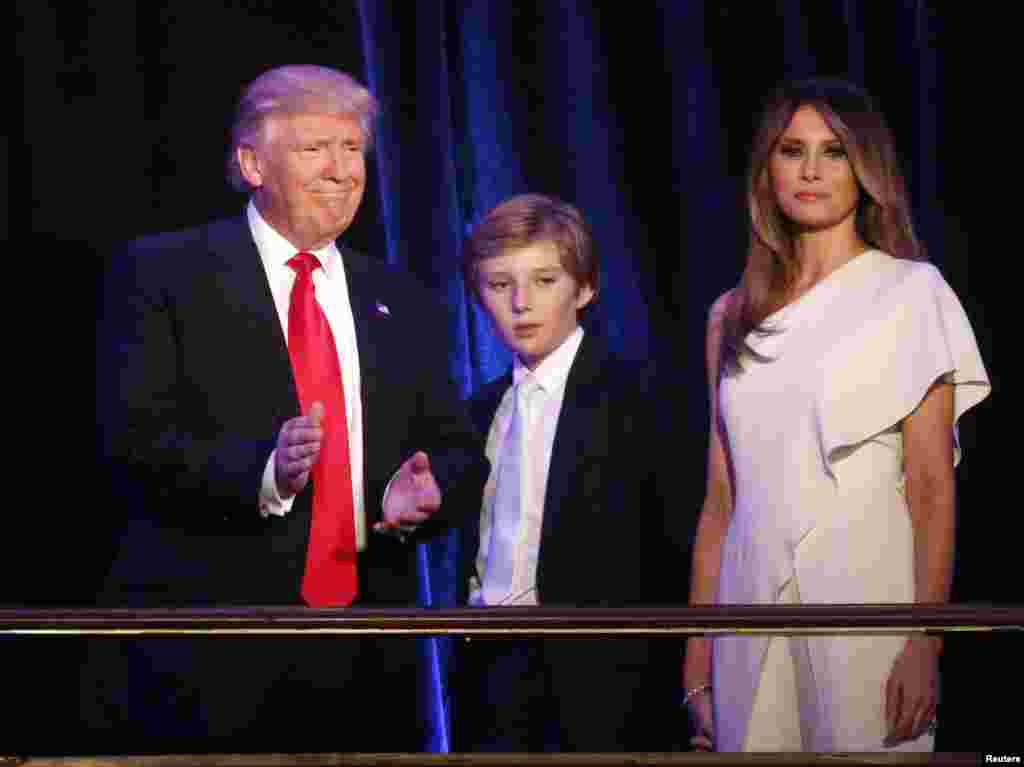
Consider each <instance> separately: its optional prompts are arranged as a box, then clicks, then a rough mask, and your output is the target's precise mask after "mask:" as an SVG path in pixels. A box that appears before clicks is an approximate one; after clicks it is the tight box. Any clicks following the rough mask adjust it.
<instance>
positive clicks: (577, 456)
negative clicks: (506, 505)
mask: <svg viewBox="0 0 1024 767" xmlns="http://www.w3.org/2000/svg"><path fill="white" fill-rule="evenodd" d="M605 356H606V352H605V351H604V349H603V346H602V345H601V342H600V341H599V340H597V339H595V338H592V337H591V336H590V335H585V336H584V337H583V343H582V344H581V345H580V350H579V352H578V353H577V354H576V359H575V360H574V361H573V364H572V367H571V368H570V369H569V377H568V379H567V380H566V383H565V396H564V398H563V400H562V410H561V412H560V413H559V415H558V426H557V428H556V429H555V441H554V444H553V445H552V448H551V464H550V467H549V469H548V483H547V488H546V490H545V493H544V521H543V524H542V528H541V539H540V540H541V544H540V555H539V561H538V573H537V576H538V586H539V581H540V570H541V567H542V565H543V561H544V541H545V539H548V538H550V536H551V534H552V531H553V530H554V528H555V525H556V524H561V523H564V522H565V521H566V518H570V519H571V517H572V515H573V514H574V512H576V511H577V509H576V508H575V504H574V503H572V502H570V503H566V501H567V500H569V499H575V498H578V496H579V492H578V491H577V489H576V488H575V487H574V486H573V482H574V479H575V478H576V477H577V475H578V472H577V471H576V469H577V467H580V466H582V465H584V463H585V462H586V461H588V460H589V459H590V457H591V456H595V455H606V454H607V452H608V444H607V433H606V430H605V429H604V428H602V425H603V424H604V422H605V421H606V419H605V418H604V416H605V415H606V410H607V408H606V407H605V405H604V404H603V402H602V397H603V394H604V386H603V384H602V382H601V367H602V362H603V360H604V358H605ZM579 511H583V512H585V511H586V510H585V509H581V510H579Z"/></svg>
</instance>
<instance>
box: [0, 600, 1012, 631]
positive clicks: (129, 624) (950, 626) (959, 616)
mask: <svg viewBox="0 0 1024 767" xmlns="http://www.w3.org/2000/svg"><path fill="white" fill-rule="evenodd" d="M1022 630H1024V605H970V604H957V605H948V604H873V605H848V604H844V605H715V606H697V607H650V608H633V607H629V608H590V607H579V608H573V607H500V608H485V609H480V608H455V609H443V610H436V609H411V608H374V609H369V608H336V609H313V608H306V607H295V606H289V607H265V606H259V607H199V608H194V607H173V608H171V607H161V608H144V609H143V608H128V607H121V608H81V607H72V608H53V607H45V608H38V607H35V608H26V607H0V636H2V635H14V636H125V635H137V636H151V635H274V634H289V635H294V636H301V635H315V634H339V635H395V636H401V635H419V636H445V635H456V636H467V637H479V638H488V637H491V638H495V637H508V636H513V635H514V636H523V637H538V636H548V637H570V636H576V637H580V636H593V637H613V636H635V637H671V636H688V635H700V634H770V635H782V634H790V635H795V634H862V635H864V634H870V635H877V634H905V633H908V632H911V631H929V632H992V631H1022Z"/></svg>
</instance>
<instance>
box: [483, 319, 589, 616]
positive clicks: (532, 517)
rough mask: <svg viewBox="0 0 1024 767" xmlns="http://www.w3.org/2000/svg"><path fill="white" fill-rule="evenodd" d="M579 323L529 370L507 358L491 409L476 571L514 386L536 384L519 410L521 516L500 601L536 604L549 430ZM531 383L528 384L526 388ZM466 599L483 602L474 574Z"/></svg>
mask: <svg viewBox="0 0 1024 767" xmlns="http://www.w3.org/2000/svg"><path fill="white" fill-rule="evenodd" d="M582 341H583V328H581V327H577V328H576V330H574V331H573V332H572V333H571V334H570V335H569V337H568V338H566V339H565V341H563V342H562V345H561V346H559V347H558V348H557V349H555V350H554V351H553V352H551V354H550V355H548V357H547V358H546V359H545V360H544V361H543V362H541V363H540V365H538V366H537V369H536V370H530V369H529V368H528V367H526V365H524V364H523V363H522V362H521V361H520V360H519V358H518V357H516V358H515V361H514V362H513V370H512V384H513V385H512V386H510V387H509V388H508V390H506V392H505V394H504V395H503V396H502V399H501V402H500V403H499V405H498V409H497V410H496V411H495V414H494V420H493V421H492V422H491V429H490V432H489V433H488V435H487V448H486V453H487V458H488V460H489V461H490V462H491V467H492V468H491V475H490V477H489V478H488V480H487V484H486V485H485V486H484V499H483V508H482V509H481V512H480V548H479V551H478V553H477V558H476V571H477V573H480V574H481V576H483V574H484V573H486V568H487V554H488V551H489V547H490V541H491V520H492V517H493V514H494V496H495V492H494V491H495V485H496V479H497V476H498V469H499V467H498V460H497V458H498V456H500V455H501V454H502V445H503V443H504V441H505V436H506V435H507V434H508V431H509V426H510V425H511V416H512V413H513V411H514V397H515V392H516V389H517V386H518V385H519V384H520V382H523V381H524V380H526V381H527V383H528V382H529V381H528V379H532V382H533V383H534V384H536V388H534V390H533V391H532V393H531V394H530V395H529V397H528V398H525V397H524V398H521V400H520V406H521V407H524V412H523V419H524V421H523V439H524V441H525V450H524V453H525V459H524V461H523V464H522V473H521V477H520V488H521V490H520V492H521V496H522V498H523V515H522V518H521V519H520V522H519V535H518V537H517V543H516V547H515V552H514V553H513V561H514V563H515V564H514V569H513V576H512V588H511V591H510V592H509V596H508V597H506V598H505V599H504V600H503V601H502V602H500V604H503V605H536V604H539V602H538V600H537V558H538V555H539V554H540V535H541V529H542V526H543V522H544V495H545V493H546V492H547V486H548V469H549V468H550V465H551V450H552V448H553V447H554V444H555V430H556V429H557V427H558V415H559V413H561V411H562V401H563V399H564V398H565V383H566V381H567V380H568V378H569V370H570V368H571V367H572V363H573V361H574V360H575V359H576V353H577V352H578V351H579V348H580V343H582ZM531 388H533V387H531ZM469 604H471V605H475V606H483V605H485V604H486V600H485V599H484V597H483V589H482V588H481V583H480V579H479V578H477V577H476V576H473V577H472V578H470V581H469Z"/></svg>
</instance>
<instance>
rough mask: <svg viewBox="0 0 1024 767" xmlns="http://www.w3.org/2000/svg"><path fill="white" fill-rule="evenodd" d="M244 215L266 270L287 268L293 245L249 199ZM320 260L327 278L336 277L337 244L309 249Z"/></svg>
mask: <svg viewBox="0 0 1024 767" xmlns="http://www.w3.org/2000/svg"><path fill="white" fill-rule="evenodd" d="M245 214H246V217H247V218H248V219H249V229H250V230H252V237H253V240H255V241H256V250H258V251H259V253H260V258H261V259H262V260H263V265H264V267H266V268H267V269H268V270H270V269H278V270H279V269H281V268H282V267H283V268H288V269H289V271H291V269H290V267H288V262H289V261H290V260H291V259H292V257H293V256H294V255H295V254H296V253H298V250H296V248H295V246H294V245H292V244H291V243H290V242H288V240H287V239H286V238H285V237H284V236H283V235H282V234H281V233H280V232H278V231H277V230H276V229H275V228H274V227H272V226H271V225H270V224H269V223H267V220H266V219H265V218H263V215H262V214H261V213H260V212H259V209H258V208H257V207H256V203H254V202H253V201H252V200H251V199H250V200H249V204H248V206H246V209H245ZM309 252H310V253H312V254H313V255H314V256H316V257H317V259H319V261H320V265H321V266H322V267H323V268H324V273H325V274H326V275H327V277H328V278H333V277H336V276H337V275H338V274H339V272H340V270H341V268H342V265H341V253H340V252H339V251H338V246H337V245H335V243H333V242H330V243H328V244H327V245H325V246H324V247H322V248H318V249H317V250H311V251H309Z"/></svg>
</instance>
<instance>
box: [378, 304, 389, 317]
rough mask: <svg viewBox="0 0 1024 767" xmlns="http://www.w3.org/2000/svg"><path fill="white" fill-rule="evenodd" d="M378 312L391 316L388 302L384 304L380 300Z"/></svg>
mask: <svg viewBox="0 0 1024 767" xmlns="http://www.w3.org/2000/svg"><path fill="white" fill-rule="evenodd" d="M377 314H383V315H384V316H385V317H390V316H391V310H390V309H388V307H387V304H382V303H381V302H380V301H378V302H377Z"/></svg>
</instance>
